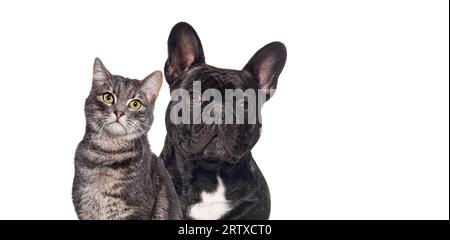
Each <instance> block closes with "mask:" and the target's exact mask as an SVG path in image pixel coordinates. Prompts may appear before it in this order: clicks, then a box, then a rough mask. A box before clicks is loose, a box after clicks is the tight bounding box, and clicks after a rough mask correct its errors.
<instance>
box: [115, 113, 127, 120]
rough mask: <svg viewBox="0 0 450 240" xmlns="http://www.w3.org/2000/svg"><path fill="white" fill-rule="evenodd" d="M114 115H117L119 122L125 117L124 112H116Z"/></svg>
mask: <svg viewBox="0 0 450 240" xmlns="http://www.w3.org/2000/svg"><path fill="white" fill-rule="evenodd" d="M114 114H116V118H117V120H119V118H120V117H122V116H123V115H125V113H124V112H122V111H114Z"/></svg>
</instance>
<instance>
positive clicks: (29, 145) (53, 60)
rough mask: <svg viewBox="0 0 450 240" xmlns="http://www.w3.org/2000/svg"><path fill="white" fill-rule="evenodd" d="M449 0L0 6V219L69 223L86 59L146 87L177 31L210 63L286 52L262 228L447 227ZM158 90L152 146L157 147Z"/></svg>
mask: <svg viewBox="0 0 450 240" xmlns="http://www.w3.org/2000/svg"><path fill="white" fill-rule="evenodd" d="M448 5H449V2H448V1H445V0H440V1H439V0H436V1H412V0H408V1H286V2H283V1H270V2H265V1H255V2H250V1H230V0H228V1H223V2H222V3H218V2H216V1H202V2H200V1H179V2H169V1H160V2H158V3H157V2H154V1H120V2H119V1H85V2H82V1H71V2H69V1H56V0H55V1H20V0H18V1H1V2H0V90H1V93H0V104H1V113H0V123H1V124H0V134H1V135H0V143H1V144H0V218H1V219H76V215H75V212H74V209H73V206H72V202H71V187H72V177H73V157H74V151H75V148H76V145H77V144H78V142H79V141H80V140H81V139H82V136H83V134H84V127H85V120H84V113H83V106H84V99H85V98H86V97H87V95H88V93H89V90H90V87H91V85H90V84H91V78H92V76H91V74H92V65H93V62H94V57H96V56H98V57H100V58H101V59H102V60H103V62H104V63H105V65H106V66H107V67H108V68H109V70H110V71H111V72H112V73H114V74H120V75H124V76H127V77H131V78H139V79H140V78H143V77H145V76H146V75H147V74H149V73H151V72H152V71H153V70H156V69H162V68H163V65H164V62H165V60H166V57H167V47H166V40H167V37H168V34H169V31H170V29H171V28H172V26H173V25H174V24H175V23H177V22H178V21H187V22H189V23H190V24H191V25H193V26H194V28H195V29H196V30H197V32H198V34H199V35H200V38H201V40H202V42H203V47H204V50H205V54H206V60H207V63H209V64H211V65H215V66H218V67H226V68H235V69H240V68H242V67H243V66H244V65H245V63H246V62H247V61H248V60H249V58H250V57H251V56H252V55H253V54H254V53H255V52H256V51H257V50H258V49H259V48H260V47H262V46H263V45H265V44H267V43H269V42H271V41H275V40H278V41H282V42H284V43H285V44H286V46H287V49H288V60H287V64H286V67H285V69H284V71H283V73H282V74H281V76H280V78H279V84H278V90H277V92H276V94H275V96H274V97H273V98H272V99H271V100H270V101H269V102H268V103H267V104H266V105H265V107H264V111H263V122H264V127H263V134H262V137H261V139H260V141H259V142H258V144H257V145H256V147H255V148H254V149H253V154H254V157H255V159H256V161H257V163H258V164H259V166H260V168H261V170H262V172H263V173H264V175H265V177H266V179H267V181H268V183H269V186H270V189H271V193H272V201H273V204H272V216H271V218H272V219H448V218H449V26H448V25H449V6H448ZM168 101H169V90H168V86H167V84H164V85H163V87H162V89H161V94H160V98H159V99H158V101H157V106H156V111H155V117H156V121H155V123H154V125H153V128H152V130H151V132H150V135H149V138H150V143H151V145H152V150H153V151H154V152H155V153H157V154H159V153H160V151H161V149H162V146H163V140H164V136H165V126H164V111H165V108H166V106H167V103H168Z"/></svg>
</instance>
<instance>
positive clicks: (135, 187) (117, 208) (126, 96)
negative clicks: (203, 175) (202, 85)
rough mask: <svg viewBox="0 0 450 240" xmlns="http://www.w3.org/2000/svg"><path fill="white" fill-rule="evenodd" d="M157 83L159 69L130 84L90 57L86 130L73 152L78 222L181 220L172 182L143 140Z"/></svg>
mask: <svg viewBox="0 0 450 240" xmlns="http://www.w3.org/2000/svg"><path fill="white" fill-rule="evenodd" d="M161 84H162V73H161V72H160V71H155V72H153V73H152V74H150V75H149V76H148V77H146V78H145V79H144V80H142V81H139V80H133V79H128V78H124V77H121V76H118V75H112V74H110V73H109V72H108V70H107V69H106V68H105V66H104V65H103V63H102V62H101V61H100V59H98V58H96V59H95V63H94V76H93V83H92V89H91V92H90V94H89V96H88V98H87V99H86V103H85V114H86V132H85V135H84V138H83V140H82V141H81V142H80V143H79V145H78V148H77V150H76V153H75V177H74V181H73V189H72V198H73V203H74V206H75V211H76V213H77V215H78V218H80V219H180V218H181V211H180V207H179V203H178V198H177V195H176V193H175V189H174V187H173V184H172V180H171V178H170V176H169V174H168V172H167V170H166V169H165V168H164V165H163V162H162V160H161V159H159V158H158V157H157V156H156V155H155V154H153V153H152V152H151V150H150V145H149V142H148V139H147V132H148V131H149V130H150V127H151V125H152V122H153V108H154V104H155V100H156V97H157V96H158V92H159V89H160V87H161Z"/></svg>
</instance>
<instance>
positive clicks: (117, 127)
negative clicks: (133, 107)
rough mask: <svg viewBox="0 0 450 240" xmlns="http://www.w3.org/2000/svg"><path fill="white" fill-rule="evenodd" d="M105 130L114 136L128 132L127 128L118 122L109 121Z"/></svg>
mask: <svg viewBox="0 0 450 240" xmlns="http://www.w3.org/2000/svg"><path fill="white" fill-rule="evenodd" d="M105 130H106V131H107V132H108V133H109V134H110V135H113V136H124V135H126V134H127V129H126V128H125V127H124V126H123V125H122V124H120V123H118V122H113V123H109V124H108V125H107V126H105Z"/></svg>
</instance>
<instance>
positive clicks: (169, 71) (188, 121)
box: [164, 23, 286, 163]
mask: <svg viewBox="0 0 450 240" xmlns="http://www.w3.org/2000/svg"><path fill="white" fill-rule="evenodd" d="M285 61H286V48H285V46H284V45H283V44H282V43H280V42H273V43H270V44H268V45H266V46H264V47H263V48H261V49H260V50H259V51H258V52H256V54H255V55H254V56H253V57H252V58H251V59H250V61H249V62H248V63H247V65H245V67H244V68H243V69H242V70H229V69H222V68H216V67H212V66H210V65H207V64H206V63H205V56H204V53H203V48H202V44H201V42H200V38H199V37H198V35H197V33H196V32H195V30H194V29H193V28H192V27H191V26H190V25H189V24H187V23H178V24H176V25H175V26H174V27H173V29H172V31H171V32H170V36H169V39H168V59H167V61H166V64H165V67H164V71H165V76H166V80H167V82H168V84H169V86H170V91H171V95H172V101H171V102H170V103H169V106H168V108H167V112H166V127H167V133H168V135H167V138H168V140H169V141H171V142H172V143H173V145H174V147H175V148H177V150H178V152H179V153H181V154H183V156H184V158H185V159H188V160H207V161H221V162H223V161H226V162H230V163H233V162H236V161H237V160H239V159H240V158H241V157H242V156H244V155H245V154H246V153H248V152H249V151H250V150H251V149H252V147H253V146H254V145H255V144H256V142H257V141H258V139H259V136H260V127H261V121H260V114H259V113H260V111H261V106H262V103H263V102H265V100H268V99H269V98H270V97H271V96H272V94H273V92H274V90H275V89H276V86H277V80H278V76H279V75H280V73H281V71H282V70H283V67H284V64H285ZM230 94H231V97H229V96H230ZM233 94H234V95H233Z"/></svg>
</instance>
